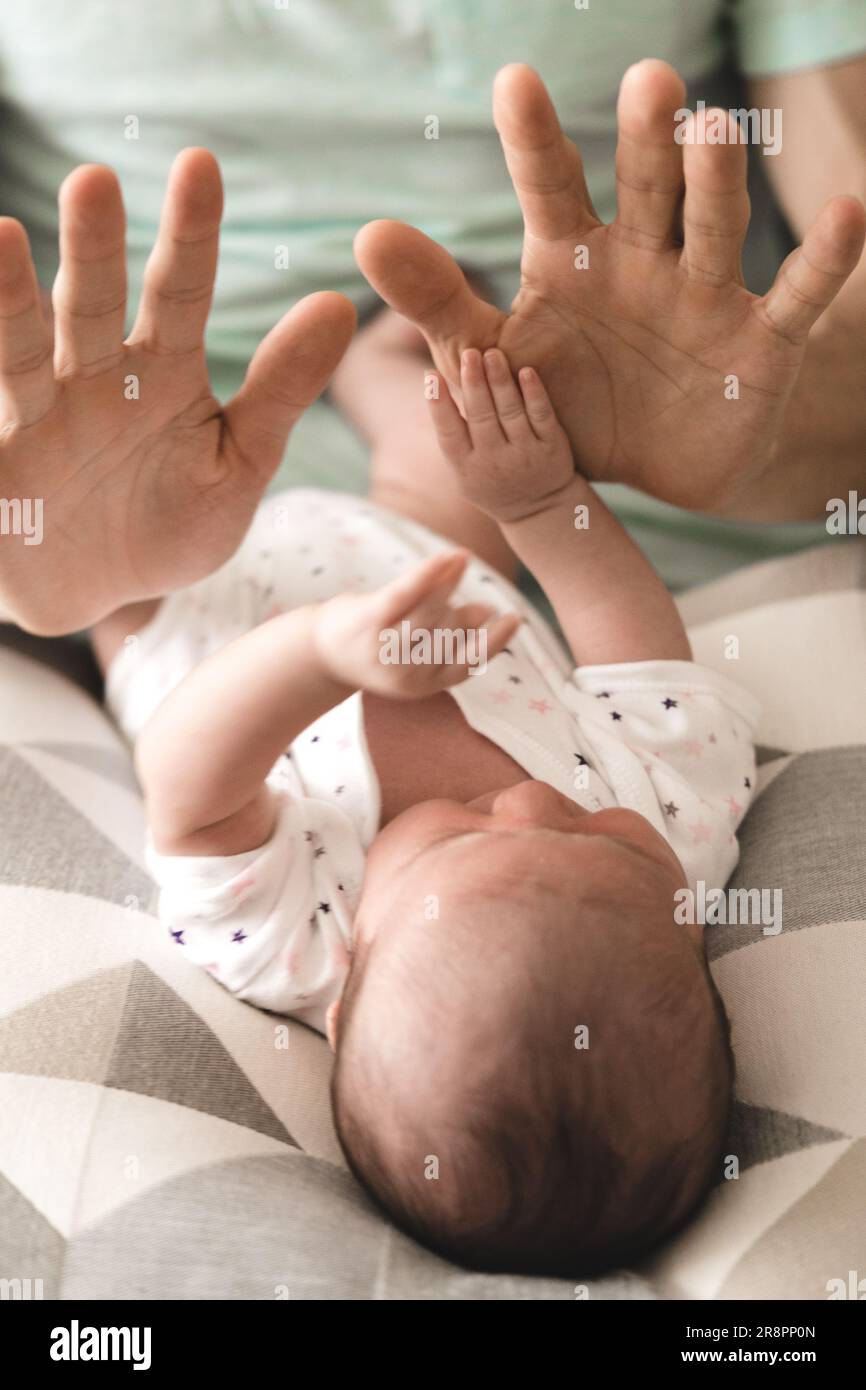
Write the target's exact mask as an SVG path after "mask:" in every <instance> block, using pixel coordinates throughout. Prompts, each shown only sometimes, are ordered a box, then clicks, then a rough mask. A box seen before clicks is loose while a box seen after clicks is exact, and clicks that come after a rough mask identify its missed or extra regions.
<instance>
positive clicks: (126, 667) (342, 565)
mask: <svg viewBox="0 0 866 1390" xmlns="http://www.w3.org/2000/svg"><path fill="white" fill-rule="evenodd" d="M452 548H453V547H452V546H451V543H450V542H448V541H446V540H443V539H442V537H440V536H436V535H434V534H433V532H431V531H428V530H427V529H426V528H425V527H423V526H420V525H418V524H417V523H415V522H412V521H409V520H407V519H406V518H403V517H400V516H397V515H396V514H394V513H391V512H389V511H387V510H385V509H384V508H379V507H377V506H375V505H374V504H373V503H371V502H368V501H362V500H360V499H358V498H356V497H350V496H344V495H342V494H338V493H327V492H317V491H313V490H310V489H303V490H298V491H296V492H290V493H286V494H283V495H282V496H279V497H276V498H273V499H271V500H269V501H268V502H266V503H265V504H264V505H263V506H262V507H261V508H260V509H259V512H258V513H257V516H256V519H255V521H254V523H253V526H252V527H251V529H250V531H249V533H248V535H247V537H246V539H245V541H244V543H243V545H242V546H241V548H240V550H239V551H238V552H237V554H236V555H235V556H234V557H233V558H232V559H231V560H229V561H228V563H227V564H226V565H224V566H223V567H222V569H220V570H218V571H217V572H216V573H215V574H213V575H211V576H209V577H208V578H207V579H204V580H202V581H200V582H199V583H198V584H196V585H193V586H192V588H190V589H187V590H184V591H182V592H180V593H178V594H174V595H172V596H170V597H169V598H167V599H166V600H165V601H164V602H163V604H162V606H161V607H160V609H159V611H158V613H157V615H156V617H155V618H154V619H153V620H152V622H151V623H149V624H148V625H147V627H145V628H144V629H143V630H142V631H141V632H140V633H139V634H138V641H137V643H135V644H132V646H131V649H130V651H127V649H124V650H123V651H122V652H121V653H120V654H119V655H118V657H117V658H116V659H115V661H114V662H113V663H112V666H111V668H110V670H109V672H108V676H107V680H106V697H107V701H108V704H109V708H110V709H111V711H112V712H113V714H114V716H115V718H116V719H117V721H118V723H119V724H120V726H121V728H122V729H123V731H124V732H125V733H126V735H127V736H128V737H129V738H130V739H134V738H135V737H136V736H137V734H138V733H139V731H140V729H141V728H142V727H143V725H144V723H145V722H146V720H147V719H148V718H149V717H150V714H151V713H152V712H153V710H154V709H155V708H156V706H157V705H158V704H159V703H160V701H161V700H162V699H163V698H164V696H165V694H166V693H167V692H168V690H170V689H171V688H172V687H173V686H174V685H176V684H177V683H178V682H179V681H181V680H182V679H183V678H184V676H186V675H187V673H188V672H189V671H190V670H191V669H192V667H193V666H195V665H196V664H198V662H199V661H200V660H202V659H203V658H204V657H205V656H207V655H208V654H209V653H210V652H211V651H215V650H217V649H218V648H219V647H221V646H224V645H225V643H226V642H229V641H231V640H232V639H233V638H235V637H237V636H239V635H240V634H241V633H243V632H246V631H248V630H250V629H251V628H253V627H255V626H257V625H258V624H259V623H261V622H263V621H265V619H266V618H267V617H268V616H270V615H272V613H273V611H274V610H276V611H279V612H288V611H289V610H290V609H292V608H295V607H298V606H300V605H304V604H309V603H315V602H319V601H322V600H323V599H326V598H329V597H330V596H331V595H333V594H336V593H341V592H345V591H346V590H355V591H359V590H362V591H367V590H370V589H373V588H377V587H379V585H381V584H383V583H386V582H388V581H389V580H390V579H392V578H393V575H394V572H395V569H399V568H400V567H403V568H409V567H410V566H412V565H415V564H417V563H418V562H419V561H420V560H423V559H425V558H427V557H428V556H430V555H434V554H437V553H439V552H441V551H442V550H445V549H449V550H450V549H452ZM454 602H455V604H464V603H478V602H483V603H487V604H492V605H494V606H495V607H496V608H497V610H498V611H500V612H505V611H511V610H516V611H518V612H519V613H521V614H522V616H523V618H524V621H523V623H522V625H521V627H520V628H519V629H518V631H517V633H516V634H515V635H514V637H512V638H511V639H509V645H508V647H507V648H506V649H505V650H504V651H503V652H501V653H500V654H499V655H498V656H497V657H495V658H494V659H493V660H492V661H490V662H489V663H488V664H487V665H486V666H483V665H480V666H479V667H478V669H477V671H476V673H475V674H473V675H471V676H469V677H468V678H467V679H466V680H464V681H463V682H462V684H460V685H458V686H455V687H453V688H452V689H451V690H450V692H449V693H450V694H451V696H452V698H453V699H454V700H455V701H456V703H457V705H458V706H459V707H460V709H461V711H462V713H463V715H464V718H465V719H466V720H467V722H468V723H469V724H470V725H471V726H472V728H474V729H476V730H477V731H478V732H479V733H481V734H483V735H484V736H485V737H486V738H488V739H490V740H491V742H493V743H494V744H496V745H497V746H498V747H499V748H502V749H503V750H504V751H505V752H506V753H508V754H509V755H510V756H511V757H512V758H513V759H514V760H515V761H516V762H517V763H518V764H519V765H520V766H521V767H522V768H524V769H525V771H526V774H527V776H528V777H534V778H537V779H539V780H540V781H544V782H547V783H549V784H550V785H551V786H553V787H555V788H556V789H557V790H558V791H560V792H562V793H563V794H564V795H566V796H568V797H571V799H572V800H573V801H575V802H577V803H578V804H579V805H581V806H584V807H585V808H586V809H587V810H589V811H597V810H601V809H603V808H606V807H613V806H626V807H629V808H630V809H632V810H635V811H639V812H640V813H641V814H642V815H644V816H645V817H646V818H647V820H649V821H650V823H651V824H652V825H653V826H654V827H655V828H656V830H658V831H659V833H660V834H662V835H663V836H664V837H665V838H666V839H667V841H668V842H669V843H670V845H671V846H672V848H673V849H674V851H675V852H676V854H677V855H678V857H679V859H680V861H681V863H682V865H683V868H684V870H685V874H686V879H687V881H688V883H689V886H690V887H691V888H692V889H694V888H695V886H696V883H697V881H698V880H699V879H702V880H703V881H704V882H705V883H706V884H707V885H708V886H711V887H716V886H719V887H721V886H724V884H725V882H726V880H727V879H728V877H729V876H730V874H731V872H732V870H733V868H734V865H735V864H736V861H737V855H738V847H737V842H736V834H735V832H736V829H737V826H738V825H739V823H740V821H741V820H742V817H743V816H744V815H745V812H746V810H747V808H748V804H749V801H750V798H751V789H752V787H753V786H754V783H755V758H754V749H753V738H754V732H755V728H756V725H757V719H758V707H757V704H756V702H755V701H754V700H753V699H752V697H751V696H750V695H748V694H747V693H746V692H745V691H743V690H742V689H741V688H740V687H739V686H737V685H736V684H735V683H734V682H733V681H731V680H730V679H728V677H727V676H725V675H722V674H720V673H718V672H715V671H712V670H710V669H708V668H704V667H701V666H698V665H696V664H694V663H692V662H688V661H643V662H631V663H622V664H618V665H605V666H584V667H580V668H579V669H577V670H575V669H574V664H573V662H572V660H571V658H570V656H569V654H568V653H567V651H566V650H565V648H564V647H563V645H562V643H561V641H560V639H559V637H558V636H557V635H556V633H555V632H554V630H553V629H552V627H551V626H550V625H549V624H548V623H547V622H546V620H545V619H543V618H542V617H541V615H540V614H539V613H538V612H537V611H536V610H535V609H534V608H533V607H532V605H531V604H530V603H529V602H528V600H527V599H526V598H525V597H524V596H523V595H522V594H521V593H520V592H519V591H518V590H517V589H515V588H514V587H513V586H512V585H511V584H509V583H508V582H507V581H506V580H504V579H503V578H502V577H501V576H500V575H498V574H495V573H494V572H493V571H491V570H490V569H489V568H488V567H487V566H485V565H483V564H482V563H481V562H480V561H477V560H470V562H469V564H468V566H467V569H466V572H465V574H464V576H463V578H462V579H461V582H460V584H459V585H458V588H457V590H456V593H455V596H454ZM268 783H269V785H270V786H271V787H272V789H273V790H274V793H275V795H276V799H277V806H278V817H277V824H276V826H275V829H274V832H273V834H272V836H271V838H270V840H269V841H268V843H267V844H265V845H262V846H261V847H260V848H258V849H254V850H250V851H249V852H247V853H245V854H241V855H232V856H212V857H211V856H196V857H192V856H162V855H159V854H157V853H156V852H155V850H154V848H153V845H152V844H149V845H148V850H147V862H148V865H149V868H150V871H151V873H152V874H153V876H154V878H155V879H156V882H157V884H158V885H159V888H160V906H159V913H160V918H161V921H162V922H163V923H164V925H165V927H166V929H167V933H170V934H171V935H170V938H169V944H170V947H171V949H172V950H173V951H180V952H183V953H184V954H185V955H186V956H187V958H188V959H189V960H190V961H192V962H194V963H196V964H198V965H200V966H202V967H203V968H205V969H207V970H208V971H209V972H210V973H211V974H212V975H213V976H214V978H215V979H217V980H219V981H220V983H221V984H223V985H224V986H225V987H226V988H227V989H229V990H231V991H232V992H233V993H235V994H237V996H238V997H239V998H240V999H245V1000H247V1001H249V1002H250V1003H253V1004H256V1005H257V1006H258V1007H260V1008H264V1009H270V1010H272V1011H274V1012H277V1013H280V1014H288V1015H291V1016H293V1017H296V1018H299V1019H301V1020H302V1021H303V1022H305V1023H308V1024H310V1025H311V1026H312V1027H314V1028H317V1029H319V1031H324V1026H325V1014H326V1012H327V1009H328V1006H329V1005H330V1004H331V1002H332V1001H333V1000H334V999H337V998H338V997H339V995H340V993H341V991H342V988H343V984H344V982H345V979H346V975H347V973H348V969H349V965H350V961H351V949H352V920H353V917H354V913H355V911H356V909H357V905H358V900H359V897H360V891H361V883H362V880H363V875H364V864H365V860H366V855H367V852H368V850H369V848H370V846H371V844H372V842H373V840H374V838H375V836H376V834H377V832H378V827H379V819H380V807H381V797H380V790H379V785H378V779H377V776H376V771H375V768H374V767H373V764H372V761H371V759H370V755H369V752H368V749H367V744H366V738H365V734H364V727H363V706H362V699H361V695H360V693H355V694H354V695H352V696H350V697H349V698H348V699H347V700H345V701H343V702H342V703H341V704H339V705H337V706H336V707H335V708H334V709H331V710H329V711H328V712H327V713H326V714H324V715H323V716H322V717H321V718H320V719H317V720H316V721H315V723H314V724H312V725H310V727H309V728H308V729H305V730H304V731H303V732H302V733H301V734H300V735H299V736H298V737H297V738H296V739H295V740H294V742H293V743H292V745H291V747H290V748H289V749H287V750H286V752H285V753H284V754H283V755H282V756H281V757H280V758H279V759H278V761H277V763H276V764H275V766H274V768H273V769H272V771H271V773H270V774H269V777H268Z"/></svg>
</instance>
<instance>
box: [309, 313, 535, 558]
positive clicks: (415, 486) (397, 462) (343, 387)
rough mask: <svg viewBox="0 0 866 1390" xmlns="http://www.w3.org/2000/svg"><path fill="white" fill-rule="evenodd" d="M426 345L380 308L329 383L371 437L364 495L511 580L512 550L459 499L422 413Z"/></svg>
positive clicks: (425, 412)
mask: <svg viewBox="0 0 866 1390" xmlns="http://www.w3.org/2000/svg"><path fill="white" fill-rule="evenodd" d="M431 367H432V363H431V361H430V357H429V354H428V352H427V346H426V344H425V342H424V339H423V338H422V337H421V334H420V333H419V332H418V330H417V329H416V328H415V327H414V326H413V325H412V324H410V323H409V321H408V320H407V319H403V318H401V317H400V316H399V315H398V314H395V313H394V312H393V310H391V309H385V310H383V311H382V312H381V313H380V314H378V315H377V317H376V318H375V319H373V321H372V322H371V323H370V324H369V325H368V326H367V327H366V328H363V329H362V330H361V331H360V333H359V334H358V335H357V337H356V339H355V340H354V342H353V343H352V344H351V346H350V347H349V350H348V351H347V353H346V355H345V357H344V358H343V360H342V362H341V363H340V365H339V367H338V368H337V371H336V373H335V374H334V377H333V380H332V383H331V395H332V397H333V399H334V401H335V403H336V404H337V405H338V406H339V407H340V409H341V410H342V411H343V412H344V414H345V415H347V416H348V418H349V419H350V420H351V421H352V422H353V424H354V425H355V426H356V428H357V429H358V430H359V431H360V432H361V434H362V435H363V436H364V437H365V438H366V439H367V440H369V442H370V449H371V455H370V496H371V498H372V499H373V501H375V502H379V503H381V504H382V505H383V506H385V507H389V508H390V509H391V510H392V511H395V512H399V513H401V515H403V516H408V517H410V518H411V519H412V520H413V521H419V522H421V523H423V525H425V526H429V528H430V529H431V530H432V531H437V532H438V533H439V534H440V535H442V536H447V537H448V539H449V540H453V541H455V542H456V543H457V544H458V545H460V546H464V547H465V548H466V549H467V550H471V551H472V553H473V554H475V555H477V556H478V557H479V558H480V559H482V560H484V561H485V562H486V563H487V564H489V565H491V566H492V567H493V568H494V569H497V570H499V572H500V573H501V574H504V575H505V576H506V577H507V578H508V579H513V578H514V575H515V573H516V569H517V562H516V560H515V558H514V554H513V552H512V550H511V549H510V547H509V546H508V545H507V543H506V542H505V541H504V540H503V538H502V533H501V531H500V529H499V526H498V525H497V523H496V522H495V521H493V520H491V518H490V517H488V516H485V514H484V513H483V512H480V511H479V510H478V509H477V507H473V506H472V504H471V503H470V502H467V501H466V499H465V497H464V496H463V494H462V492H461V490H460V486H459V484H458V482H457V479H456V477H455V474H454V471H453V469H452V468H451V465H450V464H449V463H448V462H447V460H446V459H445V457H444V456H443V454H442V452H441V450H440V448H439V445H438V443H437V441H436V437H435V434H434V431H433V428H432V426H431V423H430V419H429V415H428V407H427V402H426V400H425V396H424V390H425V374H426V372H427V371H428V370H429V369H430V368H431Z"/></svg>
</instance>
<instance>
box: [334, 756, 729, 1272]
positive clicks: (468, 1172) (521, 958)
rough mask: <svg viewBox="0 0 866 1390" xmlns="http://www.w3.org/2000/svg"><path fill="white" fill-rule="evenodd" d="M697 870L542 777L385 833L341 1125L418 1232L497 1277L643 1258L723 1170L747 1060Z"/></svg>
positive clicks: (351, 982)
mask: <svg viewBox="0 0 866 1390" xmlns="http://www.w3.org/2000/svg"><path fill="white" fill-rule="evenodd" d="M683 882H684V876H683V871H682V868H681V866H680V864H679V861H678V860H677V858H676V856H675V855H674V853H673V851H672V850H671V849H670V847H669V846H668V845H667V843H666V841H665V840H664V839H663V838H662V837H661V836H660V835H659V834H658V833H657V832H656V831H655V830H654V829H653V828H652V826H651V825H650V824H649V822H648V821H647V820H645V819H644V817H642V816H639V815H638V814H637V813H635V812H633V811H626V810H622V809H613V810H607V811H599V812H596V813H594V814H590V813H588V812H586V811H583V810H582V809H581V808H580V807H579V806H576V805H575V804H574V803H573V802H571V801H570V800H568V798H566V797H564V796H561V795H560V794H559V793H558V792H556V791H554V790H553V789H552V788H551V787H549V786H547V785H546V784H545V783H543V782H522V783H520V784H519V785H517V786H515V787H511V788H509V789H508V790H506V791H503V792H497V793H492V794H490V795H488V796H485V797H481V798H479V799H478V800H476V801H473V802H470V803H468V804H462V803H459V802H451V801H429V802H423V803H421V804H420V805H418V806H415V807H413V808H412V809H411V810H409V811H406V812H404V813H403V814H402V815H401V816H398V817H397V818H396V819H395V820H394V821H392V822H391V824H390V825H389V826H387V827H385V829H384V830H383V831H382V832H381V833H380V835H379V836H378V838H377V840H376V842H375V843H374V845H373V847H372V849H371V852H370V855H369V859H368V865H367V874H366V877H365V880H364V890H363V893H362V897H361V902H360V905H359V910H358V914H357V921H356V945H355V954H354V958H353V964H352V969H351V973H350V976H349V979H348V982H347V985H346V989H345V991H344V994H343V998H342V1001H341V1003H340V1005H339V1009H338V1010H335V1012H334V1015H333V1016H332V1019H331V1031H332V1041H334V1043H335V1047H336V1052H337V1060H336V1065H335V1068H334V1077H333V1088H332V1089H333V1100H334V1114H335V1119H336V1125H337V1130H338V1133H339V1136H340V1140H341V1143H342V1145H343V1149H344V1151H345V1153H346V1157H347V1159H348V1161H349V1164H350V1166H351V1167H352V1169H353V1171H354V1172H355V1174H356V1175H357V1177H358V1178H359V1179H360V1180H361V1182H362V1183H363V1184H364V1186H365V1187H366V1188H367V1190H368V1191H369V1192H370V1193H371V1194H372V1195H373V1196H374V1197H375V1198H376V1199H377V1200H378V1202H379V1203H380V1204H381V1205H382V1206H383V1207H384V1208H385V1209H386V1210H387V1211H388V1213H389V1214H390V1215H391V1217H392V1218H393V1219H394V1220H395V1221H396V1222H397V1224H398V1225H400V1226H402V1227H403V1229H404V1230H406V1231H408V1232H409V1233H410V1234H411V1235H413V1236H415V1237H416V1238H417V1239H418V1240H420V1241H422V1242H423V1243H424V1244H426V1245H429V1246H432V1247H433V1248H434V1249H436V1250H438V1251H439V1252H440V1253H441V1254H443V1255H445V1256H447V1257H449V1258H451V1259H454V1260H457V1261H458V1262H460V1263H462V1264H466V1265H469V1266H472V1267H475V1268H480V1269H490V1270H496V1269H499V1270H510V1271H513V1272H527V1273H544V1274H562V1275H566V1276H568V1275H574V1276H580V1275H582V1274H585V1273H592V1272H593V1271H595V1270H598V1269H600V1268H603V1267H605V1266H607V1267H609V1266H612V1265H616V1264H622V1263H624V1262H626V1261H628V1260H631V1259H634V1258H636V1257H637V1256H639V1255H641V1254H643V1253H645V1252H646V1251H647V1250H649V1249H650V1248H651V1247H652V1246H653V1245H655V1244H656V1243H657V1242H658V1241H660V1240H661V1239H662V1238H663V1237H664V1236H666V1235H668V1234H669V1233H671V1232H672V1231H674V1230H675V1229H676V1228H677V1227H678V1226H680V1225H681V1224H682V1223H683V1221H684V1220H685V1219H686V1217H687V1216H688V1215H689V1213H690V1212H691V1211H692V1209H693V1208H694V1207H695V1206H696V1205H697V1204H698V1202H699V1201H700V1200H701V1198H702V1197H703V1196H704V1195H705V1193H706V1191H707V1189H708V1187H709V1186H710V1185H711V1183H713V1182H714V1181H715V1179H716V1178H717V1177H718V1176H719V1175H720V1172H721V1149H722V1144H723V1140H724V1135H725V1130H726V1124H727V1119H728V1110H729V1105H730V1098H731V1091H732V1083H733V1063H732V1059H731V1053H730V1047H729V1042H728V1030H727V1023H726V1020H725V1016H724V1011H723V1009H722V1006H721V1002H720V1000H719V998H718V995H717V993H716V991H715V988H714V986H713V983H712V980H711V979H710V976H709V972H708V970H707V966H706V959H705V955H704V950H703V945H702V942H701V938H700V934H699V930H698V931H697V932H696V931H695V929H694V928H691V929H690V928H687V927H683V926H680V925H678V924H677V923H676V922H675V921H674V894H675V892H676V890H677V889H678V888H680V887H682V885H683Z"/></svg>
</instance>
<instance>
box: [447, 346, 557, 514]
mask: <svg viewBox="0 0 866 1390" xmlns="http://www.w3.org/2000/svg"><path fill="white" fill-rule="evenodd" d="M518 380H519V383H520V389H519V390H518V387H517V384H516V383H515V380H514V377H513V375H512V372H511V367H510V365H509V363H508V359H507V357H506V356H505V353H504V352H502V351H501V350H500V349H499V348H491V349H490V350H489V351H488V352H485V354H484V356H483V358H482V356H481V353H480V352H479V351H478V350H477V348H469V349H467V351H466V352H464V353H463V356H462V358H461V363H460V387H461V394H462V397H463V410H464V414H465V417H466V418H465V419H464V418H463V416H461V414H460V412H459V411H458V409H457V406H456V405H455V404H454V401H453V400H452V399H451V395H450V393H449V391H448V386H447V385H446V383H445V381H444V380H443V379H442V377H439V378H438V382H439V391H438V395H437V396H436V397H435V398H434V399H431V401H430V411H431V414H432V416H433V424H434V426H435V429H436V434H437V436H438V439H439V444H440V447H441V449H442V452H443V454H444V455H445V457H446V458H447V459H448V461H449V463H451V464H452V465H453V467H454V468H455V470H456V472H457V474H458V475H459V478H460V481H461V484H462V486H463V491H464V492H465V494H466V497H467V498H468V499H469V501H470V502H473V503H474V504H475V506H476V507H479V508H480V509H481V511H483V512H486V513H487V514H488V516H492V517H494V518H495V520H496V521H500V522H513V521H520V520H521V519H522V518H523V517H525V516H529V515H531V514H532V513H533V512H536V511H539V510H541V509H542V508H545V507H547V506H549V505H550V504H551V502H553V501H555V499H556V496H557V494H558V493H560V492H561V491H563V489H565V488H566V487H568V486H569V484H570V483H571V482H572V479H573V478H574V459H573V457H572V453H571V446H570V444H569V442H568V438H567V437H566V434H565V431H564V430H563V428H562V426H561V425H560V423H559V421H558V420H557V418H556V415H555V414H554V410H553V406H552V405H551V404H550V399H549V397H548V395H547V392H546V391H545V389H544V386H543V385H542V383H541V378H540V377H539V376H538V373H537V372H535V371H534V370H533V369H532V368H531V367H524V368H522V369H521V371H520V373H519V377H518Z"/></svg>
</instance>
